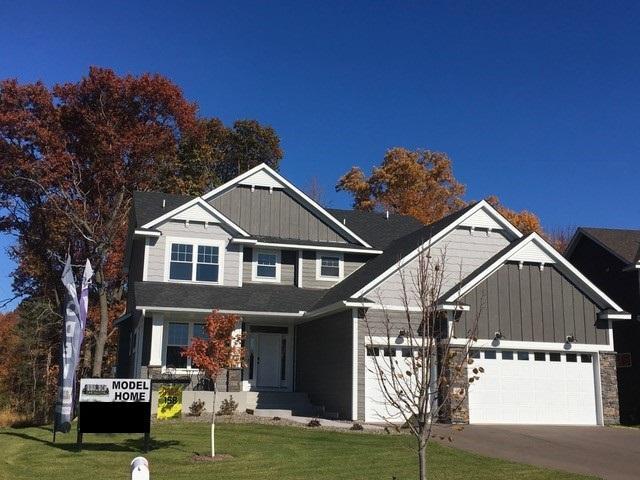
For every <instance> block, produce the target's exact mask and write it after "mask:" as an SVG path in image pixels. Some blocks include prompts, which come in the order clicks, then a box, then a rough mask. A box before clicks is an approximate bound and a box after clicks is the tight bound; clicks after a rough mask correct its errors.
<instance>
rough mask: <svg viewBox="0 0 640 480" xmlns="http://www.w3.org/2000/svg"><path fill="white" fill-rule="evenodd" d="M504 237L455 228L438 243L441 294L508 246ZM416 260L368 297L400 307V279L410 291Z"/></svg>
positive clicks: (435, 254)
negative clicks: (442, 260)
mask: <svg viewBox="0 0 640 480" xmlns="http://www.w3.org/2000/svg"><path fill="white" fill-rule="evenodd" d="M509 243H510V241H509V239H508V238H507V236H506V235H505V234H504V233H503V232H500V231H490V232H487V231H478V230H476V231H471V230H469V229H468V228H457V229H455V230H453V231H452V232H451V233H449V234H448V235H447V236H446V237H444V238H443V239H441V240H440V241H438V242H437V243H436V244H435V245H434V246H433V248H432V249H431V252H430V254H431V256H432V258H433V259H435V260H440V259H442V258H443V257H444V268H445V274H444V277H443V281H442V291H443V292H446V291H447V290H449V289H450V288H452V287H453V286H454V285H455V284H457V283H458V282H460V280H461V279H462V278H464V277H466V276H467V275H469V274H470V273H471V272H473V271H474V270H475V269H476V268H478V267H479V266H481V265H482V264H484V263H485V262H486V261H487V260H489V259H490V258H491V257H493V256H494V255H495V254H496V253H498V252H499V251H500V250H502V249H503V248H505V247H506V246H507V245H509ZM418 265H419V257H416V258H415V259H413V260H411V261H410V262H408V263H407V264H406V265H405V266H404V267H403V268H402V270H401V271H398V272H395V273H393V274H392V275H390V276H389V278H387V279H385V280H384V281H383V282H382V283H381V284H380V285H379V286H378V287H376V288H374V289H373V291H371V292H370V293H365V296H366V297H367V298H370V299H371V300H373V301H376V302H380V303H383V304H386V305H402V304H403V297H404V293H403V288H402V276H403V275H404V278H405V282H406V285H407V290H412V288H411V285H412V280H411V279H412V278H413V277H415V272H417V270H418ZM407 296H408V297H410V298H409V300H410V303H411V305H412V306H418V305H419V302H418V301H416V299H415V298H414V297H415V295H413V294H412V292H411V291H408V293H407Z"/></svg>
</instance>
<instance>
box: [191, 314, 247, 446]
mask: <svg viewBox="0 0 640 480" xmlns="http://www.w3.org/2000/svg"><path fill="white" fill-rule="evenodd" d="M239 320H240V317H238V316H237V315H223V314H221V313H220V312H218V311H217V310H214V311H213V312H211V313H210V314H209V316H208V317H207V318H206V320H205V332H206V335H205V336H206V338H197V337H195V338H193V339H192V340H191V344H189V346H188V347H187V348H185V349H184V350H183V351H182V352H181V355H182V356H184V357H188V358H190V359H191V365H192V367H197V368H198V369H200V370H201V371H202V372H203V373H204V375H205V377H206V378H207V379H209V380H210V382H211V385H212V387H213V409H212V412H211V456H212V457H215V441H214V439H215V418H216V394H217V387H216V381H217V379H218V376H219V375H220V373H222V372H223V371H224V370H225V369H227V368H233V367H240V366H242V360H243V358H244V349H243V347H242V340H243V339H242V335H241V334H237V335H234V333H233V332H234V330H235V328H236V326H237V324H238V322H239Z"/></svg>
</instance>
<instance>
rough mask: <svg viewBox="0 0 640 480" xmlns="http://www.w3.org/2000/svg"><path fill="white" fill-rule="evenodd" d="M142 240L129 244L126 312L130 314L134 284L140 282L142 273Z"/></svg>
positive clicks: (133, 300) (133, 298) (135, 240)
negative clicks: (129, 260) (129, 258)
mask: <svg viewBox="0 0 640 480" xmlns="http://www.w3.org/2000/svg"><path fill="white" fill-rule="evenodd" d="M144 245H145V239H144V238H134V239H133V241H132V242H131V262H130V263H129V272H128V277H127V278H128V282H127V293H128V295H127V311H128V312H131V311H132V310H133V309H134V308H135V305H134V302H135V287H134V285H135V282H139V281H141V280H142V274H143V271H144Z"/></svg>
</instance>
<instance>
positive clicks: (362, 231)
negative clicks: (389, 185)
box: [327, 208, 424, 250]
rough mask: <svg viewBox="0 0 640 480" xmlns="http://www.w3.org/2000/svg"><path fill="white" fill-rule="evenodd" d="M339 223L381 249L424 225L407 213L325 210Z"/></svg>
mask: <svg viewBox="0 0 640 480" xmlns="http://www.w3.org/2000/svg"><path fill="white" fill-rule="evenodd" d="M327 211H328V212H329V213H330V214H331V215H333V216H334V217H335V218H336V219H337V220H338V221H339V222H340V223H343V221H344V225H345V226H346V227H347V228H348V229H349V230H351V231H352V232H354V233H355V234H356V235H358V236H359V237H360V238H363V239H364V240H366V241H367V243H368V244H369V245H371V246H372V247H373V248H375V249H380V250H383V249H385V248H386V247H387V246H388V245H389V244H390V243H391V242H393V241H394V240H396V239H398V238H400V237H404V236H405V235H408V234H409V233H411V232H415V231H416V230H418V229H419V228H422V227H423V226H424V225H423V224H422V223H421V222H419V221H418V220H416V219H415V218H413V217H409V216H407V215H397V214H389V218H388V219H387V218H386V215H385V214H384V213H378V212H361V211H359V210H338V209H335V208H330V209H328V210H327Z"/></svg>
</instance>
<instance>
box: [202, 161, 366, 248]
mask: <svg viewBox="0 0 640 480" xmlns="http://www.w3.org/2000/svg"><path fill="white" fill-rule="evenodd" d="M260 171H265V172H267V173H268V174H269V175H271V176H272V177H274V178H275V179H276V180H277V181H279V182H280V183H282V184H283V185H285V186H286V187H288V188H289V189H291V190H292V191H293V192H294V193H295V194H296V195H298V196H299V197H300V198H301V199H302V200H303V201H304V202H306V203H308V204H309V205H310V206H311V207H313V208H314V209H315V210H317V211H318V212H320V213H321V214H322V215H323V216H324V217H326V218H327V219H328V220H330V221H331V222H332V223H333V224H334V225H336V226H337V227H338V228H340V229H341V230H342V231H344V232H345V233H347V234H348V235H349V236H350V237H351V238H353V239H354V240H356V241H358V242H359V243H361V244H362V245H364V246H365V247H368V248H371V245H369V244H368V243H367V242H365V241H364V240H363V239H362V238H360V237H359V236H358V235H356V234H355V233H354V232H352V231H351V230H350V229H349V228H347V226H346V225H344V224H342V223H341V222H339V221H338V219H336V218H335V217H334V216H333V215H331V214H330V213H329V212H327V211H326V210H325V209H324V208H322V207H321V206H320V205H318V204H317V203H316V202H315V201H313V200H312V199H311V198H309V196H308V195H306V194H305V193H304V192H302V191H300V190H299V189H298V188H297V187H296V186H295V185H293V184H292V183H291V182H289V181H288V180H287V179H286V178H284V177H283V176H282V175H280V174H279V173H278V172H276V171H275V170H273V169H272V168H271V167H269V166H268V165H267V164H265V163H261V164H260V165H257V166H255V167H253V168H252V169H250V170H247V171H246V172H244V173H243V174H241V175H238V176H237V177H236V178H234V179H232V180H230V181H228V182H227V183H224V184H222V185H220V186H219V187H218V188H215V189H213V190H211V191H210V192H209V193H205V194H204V195H203V196H202V199H203V200H208V199H209V198H211V197H213V196H215V195H217V194H218V193H220V192H223V191H225V190H227V189H228V188H229V187H231V186H233V185H236V184H238V183H241V182H242V181H243V180H244V179H245V178H248V177H250V176H251V175H253V174H255V173H257V172H260Z"/></svg>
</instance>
